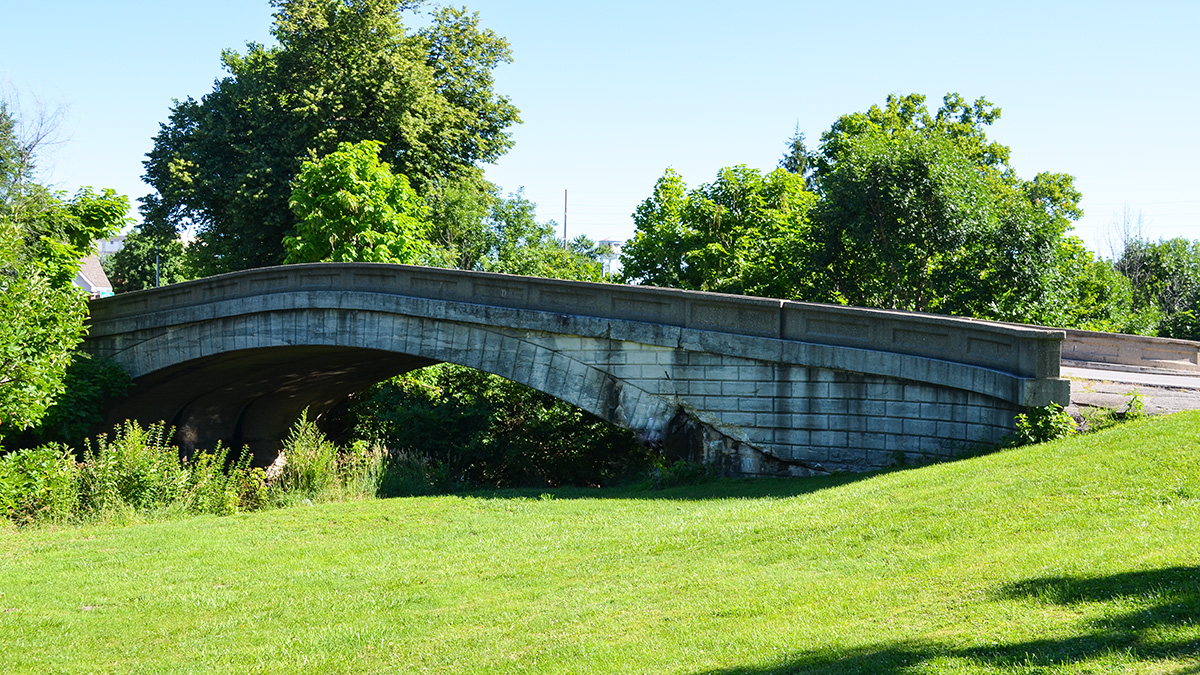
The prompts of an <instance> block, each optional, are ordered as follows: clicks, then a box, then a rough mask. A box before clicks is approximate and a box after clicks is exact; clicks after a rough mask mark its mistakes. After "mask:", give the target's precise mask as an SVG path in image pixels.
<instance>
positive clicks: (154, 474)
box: [80, 420, 188, 513]
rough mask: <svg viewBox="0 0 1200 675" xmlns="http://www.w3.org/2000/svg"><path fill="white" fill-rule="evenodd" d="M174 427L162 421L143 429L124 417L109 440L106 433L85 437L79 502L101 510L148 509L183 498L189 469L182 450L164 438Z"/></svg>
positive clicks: (86, 506)
mask: <svg viewBox="0 0 1200 675" xmlns="http://www.w3.org/2000/svg"><path fill="white" fill-rule="evenodd" d="M171 433H173V430H168V429H167V427H166V426H165V425H164V424H163V423H161V422H159V423H155V424H151V425H150V426H149V427H147V428H145V429H143V428H142V427H141V425H140V424H138V423H137V422H135V421H130V420H126V421H125V423H124V424H123V425H121V427H120V428H118V429H117V430H116V431H115V432H114V434H113V437H112V440H111V441H110V440H109V439H108V434H101V435H99V436H97V437H96V442H95V444H94V445H93V444H92V443H91V442H90V441H85V444H84V445H85V448H86V450H85V452H84V462H83V466H82V467H81V473H80V502H81V505H82V507H83V508H84V509H86V510H89V511H93V512H96V513H101V512H104V511H108V510H120V509H123V508H132V509H137V510H142V511H149V510H153V509H156V508H161V507H165V506H168V505H171V504H175V503H177V502H182V501H184V497H185V495H186V493H187V488H188V471H187V469H185V468H184V467H183V466H182V464H181V462H180V460H179V450H178V448H176V447H175V446H173V445H170V444H168V443H167V442H166V438H168V437H169V436H170V435H171Z"/></svg>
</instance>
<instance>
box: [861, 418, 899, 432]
mask: <svg viewBox="0 0 1200 675" xmlns="http://www.w3.org/2000/svg"><path fill="white" fill-rule="evenodd" d="M866 430H867V431H869V432H873V433H878V434H884V435H887V434H902V433H904V418H901V417H868V418H867V426H866Z"/></svg>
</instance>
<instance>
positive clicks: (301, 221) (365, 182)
mask: <svg viewBox="0 0 1200 675" xmlns="http://www.w3.org/2000/svg"><path fill="white" fill-rule="evenodd" d="M381 147H382V144H381V143H379V142H377V141H362V142H360V143H342V144H340V145H339V146H338V149H337V150H336V151H335V152H332V153H330V154H328V155H326V156H325V157H322V158H321V159H319V160H316V161H312V162H306V163H305V164H304V168H303V169H301V170H300V175H299V176H297V177H296V181H295V189H294V190H293V191H292V199H291V202H290V203H289V205H290V206H291V208H292V211H293V212H294V213H295V214H296V220H297V224H296V232H297V234H296V236H294V237H290V236H289V237H284V240H283V244H284V247H285V249H286V250H287V258H286V259H285V260H284V262H286V263H300V262H319V261H324V262H384V263H402V264H407V263H419V262H428V261H429V259H430V258H431V257H432V255H433V248H432V247H431V246H430V244H429V241H428V238H427V236H428V230H429V225H428V223H427V222H425V217H426V216H427V215H428V212H429V209H428V207H427V206H426V205H425V202H424V200H422V199H421V198H420V197H419V196H418V195H417V193H416V192H414V191H413V189H412V188H411V187H410V186H409V184H408V179H407V178H405V177H404V176H403V175H398V174H393V173H392V172H391V169H390V168H389V167H388V165H387V164H385V163H383V162H381V161H379V150H380V148H381Z"/></svg>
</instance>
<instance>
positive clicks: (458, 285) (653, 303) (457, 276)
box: [92, 263, 1064, 379]
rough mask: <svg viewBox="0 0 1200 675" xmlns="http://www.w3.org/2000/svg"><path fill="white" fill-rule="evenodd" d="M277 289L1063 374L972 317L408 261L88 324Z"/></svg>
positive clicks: (243, 277)
mask: <svg viewBox="0 0 1200 675" xmlns="http://www.w3.org/2000/svg"><path fill="white" fill-rule="evenodd" d="M280 291H346V292H369V293H379V294H387V295H400V296H406V297H414V298H425V299H432V300H443V301H451V302H462V303H471V304H477V305H486V306H491V307H501V308H508V309H522V310H536V311H540V312H548V313H562V314H566V315H571V316H583V317H593V318H600V319H618V320H622V321H632V322H643V323H651V324H656V325H662V326H674V327H679V328H689V329H693V330H700V331H715V332H720V333H729V334H734V335H745V336H753V337H765V338H775V339H779V340H788V341H800V342H808V343H814V344H825V345H834V346H843V347H854V348H858V349H864V350H870V351H879V352H887V353H894V354H906V355H912V356H923V357H929V358H935V359H947V360H952V361H954V362H956V363H961V364H966V365H972V366H980V367H983V368H989V369H994V370H999V371H1003V372H1005V373H1009V374H1011V375H1015V376H1017V377H1021V378H1032V379H1047V378H1057V377H1058V375H1059V345H1060V343H1061V341H1062V339H1063V335H1064V333H1063V331H1061V330H1052V329H1042V328H1033V327H1024V326H1014V325H1010V324H999V323H993V322H987V321H978V320H975V319H968V318H960V317H946V316H935V315H928V314H917V313H912V312H900V311H889V310H876V309H863V308H855V307H841V306H837V305H821V304H814V303H801V302H791V301H785V300H774V299H768V298H753V297H745V296H734V295H726V294H720V293H704V292H699V291H685V290H678V289H666V288H653V287H646V286H636V287H635V286H622V285H616V284H599V283H588V282H577V281H563V280H558V279H542V278H536V277H521V276H513V275H506V274H490V273H482V272H467V271H462V270H447V269H439V268H429V267H412V266H406V265H382V264H370V263H316V264H308V265H287V266H281V267H274V268H264V269H258V270H247V271H245V272H235V273H231V274H225V275H221V276H217V277H210V278H208V279H202V280H199V281H194V282H188V283H183V284H176V285H174V286H169V287H166V288H162V289H156V290H154V291H153V292H152V293H153V295H152V296H151V295H150V294H148V293H130V294H124V295H120V296H116V297H113V298H106V299H104V300H103V301H102V302H98V303H94V304H93V321H92V324H93V326H95V327H96V328H97V329H100V330H103V324H104V323H105V322H109V321H113V320H116V319H120V318H123V317H133V316H140V315H145V314H146V313H151V312H160V311H166V310H172V309H178V308H184V307H194V306H196V305H198V304H204V303H212V302H219V301H222V300H229V299H234V298H242V297H255V296H260V295H264V294H270V293H274V292H280Z"/></svg>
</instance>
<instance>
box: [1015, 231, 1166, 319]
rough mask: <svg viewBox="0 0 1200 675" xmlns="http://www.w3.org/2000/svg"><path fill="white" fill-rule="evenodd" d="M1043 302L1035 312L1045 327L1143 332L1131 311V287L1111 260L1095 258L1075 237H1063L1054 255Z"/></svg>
mask: <svg viewBox="0 0 1200 675" xmlns="http://www.w3.org/2000/svg"><path fill="white" fill-rule="evenodd" d="M1055 258H1056V260H1055V264H1054V267H1053V271H1052V278H1051V281H1050V284H1049V288H1050V292H1049V295H1048V297H1047V298H1046V302H1045V304H1044V306H1043V307H1042V308H1040V309H1039V311H1038V316H1039V317H1040V322H1041V323H1043V324H1045V325H1048V326H1060V327H1066V328H1081V329H1084V330H1096V331H1107V332H1122V333H1141V332H1145V331H1146V330H1147V326H1146V325H1145V317H1144V316H1143V315H1139V314H1138V313H1136V312H1135V311H1134V309H1133V285H1132V284H1131V283H1130V282H1129V280H1128V279H1126V278H1125V277H1124V276H1122V275H1121V273H1120V272H1118V271H1117V269H1116V266H1115V265H1113V263H1112V261H1109V260H1105V259H1102V258H1098V257H1096V256H1095V255H1094V254H1093V253H1092V252H1091V251H1089V250H1088V249H1087V247H1086V246H1085V245H1084V243H1083V241H1081V240H1080V239H1079V238H1078V237H1073V236H1068V237H1064V238H1063V239H1062V240H1061V241H1060V242H1059V245H1058V249H1057V251H1056V253H1055Z"/></svg>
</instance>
